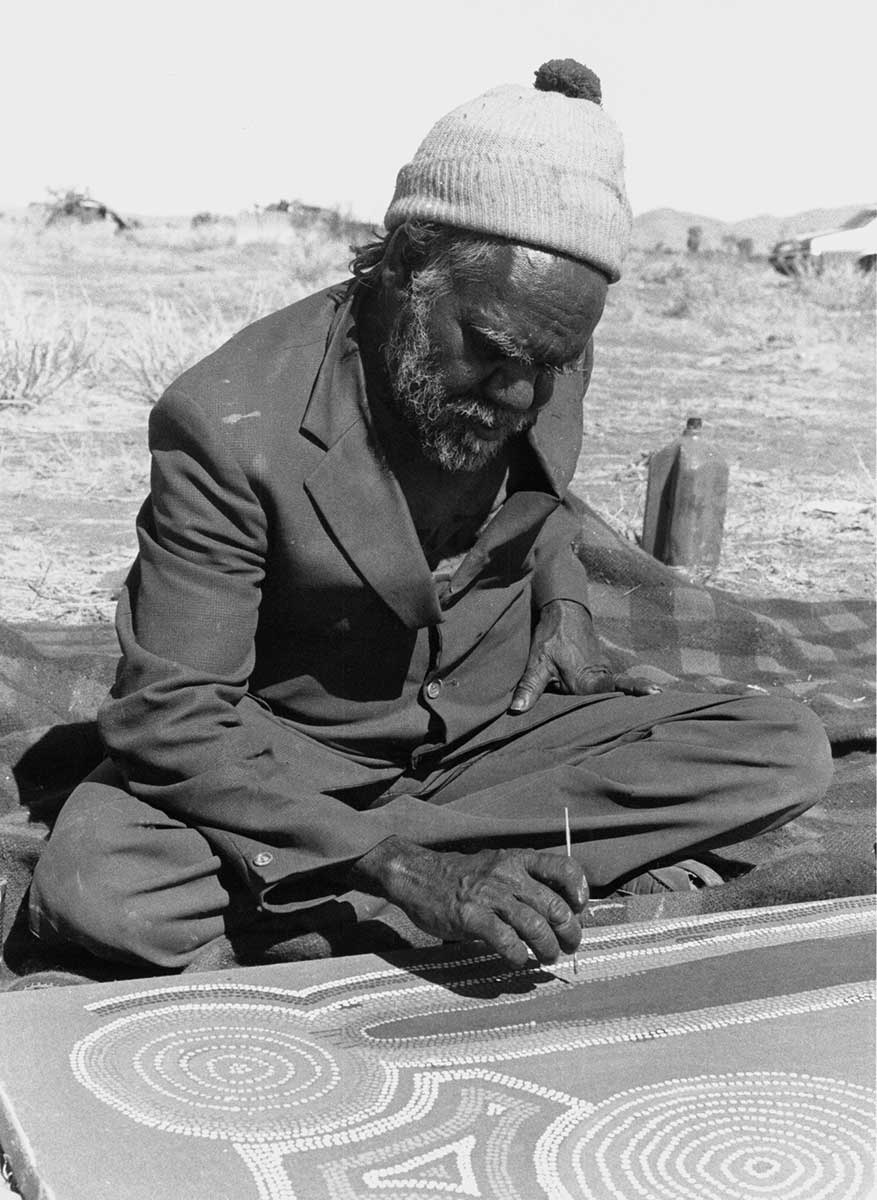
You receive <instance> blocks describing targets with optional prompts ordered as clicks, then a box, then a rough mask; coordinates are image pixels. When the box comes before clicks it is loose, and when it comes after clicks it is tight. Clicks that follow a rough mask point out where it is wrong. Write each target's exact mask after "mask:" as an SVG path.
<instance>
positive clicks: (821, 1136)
mask: <svg viewBox="0 0 877 1200" xmlns="http://www.w3.org/2000/svg"><path fill="white" fill-rule="evenodd" d="M873 1128H874V1097H873V1093H872V1092H870V1091H869V1090H868V1089H866V1088H860V1087H857V1086H855V1085H852V1084H847V1083H843V1082H840V1081H837V1080H832V1079H816V1078H812V1077H809V1076H806V1075H793V1074H787V1073H783V1072H747V1073H741V1074H734V1075H706V1076H699V1077H696V1078H692V1079H681V1080H680V1079H677V1080H670V1081H667V1082H665V1083H660V1084H655V1085H651V1086H648V1087H641V1088H636V1089H634V1090H633V1091H630V1092H623V1093H620V1094H619V1095H616V1096H613V1097H611V1098H610V1099H609V1100H607V1101H604V1103H602V1104H601V1105H599V1106H598V1107H597V1109H596V1110H595V1111H594V1112H593V1113H592V1114H591V1115H590V1116H589V1117H588V1118H587V1119H586V1120H585V1121H583V1122H581V1123H580V1124H579V1125H578V1126H577V1127H576V1128H574V1129H571V1130H570V1131H569V1133H568V1135H567V1137H566V1139H565V1143H566V1144H565V1145H564V1146H561V1147H560V1157H561V1159H562V1158H563V1157H564V1156H565V1154H569V1155H570V1157H571V1160H572V1164H571V1165H572V1169H573V1171H574V1174H575V1177H576V1179H577V1182H578V1184H579V1186H580V1188H581V1194H582V1196H583V1197H589V1198H594V1200H596V1198H597V1197H601V1198H602V1197H605V1196H612V1197H613V1200H643V1198H645V1200H670V1198H671V1197H672V1200H678V1198H679V1197H680V1196H691V1197H695V1196H696V1197H697V1198H698V1200H861V1197H863V1196H865V1195H869V1194H871V1193H870V1192H869V1183H870V1182H872V1181H873V1133H872V1131H873Z"/></svg>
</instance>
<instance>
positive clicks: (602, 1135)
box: [0, 898, 874, 1200]
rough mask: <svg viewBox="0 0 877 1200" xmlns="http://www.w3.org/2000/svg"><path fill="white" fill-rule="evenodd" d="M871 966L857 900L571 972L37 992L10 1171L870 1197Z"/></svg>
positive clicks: (320, 1198)
mask: <svg viewBox="0 0 877 1200" xmlns="http://www.w3.org/2000/svg"><path fill="white" fill-rule="evenodd" d="M873 950H874V918H873V906H872V903H871V901H870V900H869V899H867V898H863V899H851V898H847V899H844V900H829V901H821V902H818V903H815V904H800V905H790V906H784V907H783V908H779V909H776V908H769V909H756V910H750V911H749V912H747V913H745V914H741V913H721V914H715V915H713V916H709V917H698V918H695V919H693V920H681V921H680V920H674V921H660V922H656V923H655V924H651V925H639V926H629V925H628V926H619V927H618V928H614V929H613V928H609V929H601V930H587V931H586V932H585V936H584V942H583V945H582V949H581V952H580V953H579V955H578V960H577V968H578V969H577V970H574V968H573V964H572V962H571V961H570V960H569V958H565V959H563V960H562V961H561V962H559V963H557V964H556V965H555V966H554V967H553V968H550V969H548V968H546V969H543V968H540V967H538V966H536V965H535V964H534V965H532V966H530V967H529V968H524V969H523V970H513V969H511V968H509V967H508V966H506V965H504V964H503V963H502V962H501V961H500V960H499V959H498V958H496V957H495V956H493V955H489V954H485V953H483V952H479V951H478V950H477V949H475V948H461V947H453V948H450V947H446V948H441V949H439V950H426V951H420V952H418V953H414V954H408V955H404V956H399V957H396V956H391V957H390V960H389V961H388V960H387V958H385V957H378V956H375V955H362V956H353V957H350V958H346V959H335V960H333V961H329V962H321V963H311V962H306V963H305V962H301V963H286V964H282V965H277V966H260V967H253V968H249V969H244V970H239V971H234V972H231V973H230V974H225V973H221V972H220V973H214V974H207V975H184V976H181V977H179V978H171V979H168V978H162V979H148V980H141V981H139V982H137V983H104V984H98V985H90V986H84V987H67V988H56V989H44V990H38V991H22V992H19V993H17V994H12V995H7V996H3V997H2V1000H0V1005H2V1006H3V1008H4V1014H3V1018H4V1019H3V1021H2V1024H0V1144H2V1149H3V1151H4V1152H5V1154H6V1156H7V1161H8V1163H9V1166H10V1168H11V1172H12V1176H13V1178H14V1179H15V1181H16V1183H17V1185H18V1186H19V1188H20V1190H21V1192H22V1194H23V1195H24V1196H25V1197H27V1198H31V1197H33V1198H35V1197H37V1196H59V1197H64V1198H65V1200H116V1198H117V1197H118V1196H122V1195H124V1196H125V1197H127V1198H128V1200H153V1197H155V1196H174V1197H181V1198H183V1197H184V1198H185V1200H208V1198H210V1200H212V1198H213V1197H216V1196H235V1197H237V1198H238V1200H251V1198H252V1200H257V1197H261V1198H262V1200H295V1197H297V1196H298V1197H305V1196H306V1197H308V1198H309V1200H366V1198H367V1197H373V1198H374V1200H380V1197H387V1196H395V1197H398V1198H399V1200H404V1198H406V1197H407V1198H408V1200H413V1198H415V1197H420V1196H424V1195H435V1194H439V1195H442V1196H446V1195H456V1196H485V1197H487V1196H489V1197H492V1198H493V1200H536V1198H537V1197H555V1198H556V1197H568V1198H571V1197H573V1196H591V1197H601V1196H614V1197H619V1198H625V1197H626V1198H628V1200H633V1198H634V1197H642V1196H649V1197H670V1196H674V1197H678V1196H699V1197H703V1198H708V1197H709V1198H714V1200H718V1198H719V1197H729V1196H733V1197H735V1198H736V1200H764V1198H765V1197H768V1196H772V1197H781V1196H785V1197H790V1196H795V1197H797V1198H798V1200H818V1198H819V1197H839V1196H847V1197H851V1198H852V1197H859V1196H862V1197H864V1196H866V1195H871V1194H872V1192H871V1186H872V1184H873V1181H874V1176H873V1142H874V1139H873V1121H874V1109H873V1105H874V1093H873V1082H874V1080H873V1034H874V1022H873V997H874V984H873V980H874V963H873ZM37 1061H38V1062H39V1070H34V1064H35V1062H37ZM119 1146H123V1147H124V1153H123V1154H119V1152H118V1149H117V1147H119ZM85 1148H87V1150H86V1149H85Z"/></svg>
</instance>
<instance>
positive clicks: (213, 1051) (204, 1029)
mask: <svg viewBox="0 0 877 1200" xmlns="http://www.w3.org/2000/svg"><path fill="white" fill-rule="evenodd" d="M71 1066H72V1069H73V1073H74V1075H75V1076H76V1078H77V1079H78V1080H79V1081H80V1083H82V1084H83V1085H84V1086H85V1087H87V1088H88V1090H89V1091H90V1092H92V1093H93V1094H94V1095H95V1096H97V1097H98V1098H99V1099H100V1100H103V1101H104V1103H106V1104H109V1105H110V1106H111V1107H112V1108H114V1109H116V1110H117V1111H118V1112H121V1113H124V1114H125V1115H126V1116H128V1117H129V1118H131V1119H132V1120H134V1121H137V1122H139V1123H140V1124H142V1125H149V1126H152V1127H154V1128H160V1129H164V1130H168V1131H169V1132H173V1133H181V1134H184V1135H187V1136H189V1137H207V1138H222V1139H226V1140H230V1141H235V1142H253V1141H257V1142H258V1141H271V1140H273V1139H275V1138H277V1137H278V1136H288V1135H289V1134H290V1133H293V1132H294V1131H295V1130H296V1129H302V1128H305V1127H306V1128H311V1127H313V1125H314V1122H315V1120H318V1117H319V1113H320V1111H321V1110H322V1109H323V1107H324V1104H329V1105H333V1104H334V1105H335V1106H336V1109H337V1106H338V1105H339V1104H340V1105H341V1107H342V1108H343V1106H344V1099H343V1095H342V1096H341V1098H340V1100H339V1095H338V1088H339V1084H340V1082H341V1079H342V1076H344V1077H345V1088H344V1094H346V1093H348V1091H349V1090H350V1089H352V1088H355V1086H356V1082H357V1079H358V1076H359V1073H360V1068H359V1064H358V1062H357V1061H356V1060H353V1059H352V1058H351V1056H350V1055H349V1054H348V1053H346V1052H345V1051H343V1050H339V1051H337V1052H336V1051H335V1050H333V1051H332V1052H331V1053H330V1052H329V1051H328V1050H327V1049H326V1048H325V1047H323V1046H319V1045H317V1044H316V1043H315V1042H312V1041H310V1040H309V1039H308V1038H307V1037H304V1036H302V1034H301V1032H300V1024H297V1023H296V1021H295V1018H294V1016H293V1015H292V1014H291V1013H290V1011H289V1009H287V1008H286V1007H284V1006H283V1005H278V1004H261V1003H245V1004H244V1003H239V1002H234V1001H220V1002H215V1003H202V1002H196V1003H190V1004H188V1003H179V1004H172V1005H167V1006H164V1007H160V1008H152V1009H147V1010H142V1011H140V1012H135V1013H130V1014H128V1015H125V1016H123V1017H120V1018H118V1019H117V1020H115V1021H112V1022H111V1023H109V1024H108V1025H104V1026H102V1027H101V1028H100V1029H97V1030H95V1031H94V1032H93V1033H90V1034H89V1035H88V1036H86V1037H84V1038H83V1039H82V1040H81V1041H79V1042H78V1043H77V1044H76V1046H75V1047H74V1048H73V1051H72V1052H71ZM348 1085H349V1086H348Z"/></svg>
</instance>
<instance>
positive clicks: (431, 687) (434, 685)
mask: <svg viewBox="0 0 877 1200" xmlns="http://www.w3.org/2000/svg"><path fill="white" fill-rule="evenodd" d="M426 694H427V696H428V697H429V698H430V700H437V699H438V697H439V696H440V695H441V694H442V681H441V680H440V679H430V681H429V683H428V684H427V685H426Z"/></svg>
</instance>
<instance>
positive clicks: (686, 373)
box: [0, 245, 875, 623]
mask: <svg viewBox="0 0 877 1200" xmlns="http://www.w3.org/2000/svg"><path fill="white" fill-rule="evenodd" d="M249 249H250V254H249V257H247V255H245V254H244V251H245V250H247V247H243V248H241V249H239V250H238V251H234V250H229V249H227V248H222V249H221V250H217V251H216V252H215V253H213V254H211V253H210V251H209V248H208V250H206V251H205V250H203V249H202V250H201V251H200V252H198V253H197V254H196V253H195V252H193V251H191V250H189V251H182V250H181V251H179V252H175V253H173V254H171V253H170V252H168V253H166V254H165V253H163V255H162V257H161V259H160V261H159V260H158V259H157V258H156V255H155V252H154V251H153V250H150V254H152V257H151V258H150V257H149V255H148V254H147V255H146V259H147V261H146V262H144V263H140V264H139V265H138V263H137V262H136V261H134V259H133V258H125V257H120V256H119V255H118V254H117V255H116V257H113V254H112V253H110V252H109V251H108V250H107V249H106V248H105V247H104V246H100V247H99V250H100V254H97V253H96V254H95V256H94V258H93V259H89V258H88V254H87V246H86V249H85V250H83V249H82V247H81V245H77V247H76V251H77V252H76V254H75V255H72V257H71V256H70V255H68V256H67V258H66V259H65V258H64V256H60V257H59V255H58V254H57V253H55V254H54V257H53V256H52V255H48V257H47V254H46V251H45V249H44V248H41V251H40V252H41V253H42V254H43V258H42V259H37V258H34V259H28V258H27V255H26V254H24V253H20V254H19V263H18V271H19V279H18V284H19V286H20V287H21V288H23V289H24V291H25V293H26V294H33V295H35V296H37V297H43V296H44V295H45V293H46V291H47V289H48V288H49V287H50V286H52V287H54V289H55V293H56V295H57V294H58V290H59V288H60V290H61V294H62V298H63V299H64V303H65V304H66V306H67V308H66V310H65V311H69V312H70V313H72V314H74V315H75V312H76V296H77V292H76V288H77V287H80V288H82V289H86V290H85V292H84V294H85V295H86V299H87V304H88V308H89V312H90V313H91V314H92V320H93V321H94V320H95V319H96V320H97V323H98V324H99V325H101V324H102V331H103V336H104V339H105V341H104V348H105V347H106V340H107V339H109V340H110V342H111V344H112V347H113V352H114V355H115V358H113V357H112V356H107V355H106V354H105V355H104V363H103V365H102V367H101V369H100V370H94V371H92V372H91V374H90V376H89V375H86V374H84V375H83V378H82V379H79V378H77V379H76V380H74V381H73V382H72V383H71V384H70V385H69V386H68V387H66V388H64V389H63V390H61V391H60V392H59V393H58V394H56V395H54V396H52V397H51V398H49V399H46V400H45V401H44V402H42V403H38V404H35V405H34V406H33V407H30V408H28V407H24V406H11V407H7V408H5V409H3V408H2V407H0V616H2V617H4V618H6V619H9V620H13V621H34V620H47V621H60V622H68V623H76V622H82V621H95V620H97V621H110V620H111V619H112V613H113V607H114V604H113V596H114V594H115V586H116V585H117V582H118V576H119V573H120V572H121V571H124V569H125V568H126V566H127V565H128V564H129V562H130V561H131V559H132V557H133V555H134V553H135V550H136V546H135V541H134V533H133V530H134V518H135V515H136V512H137V509H138V507H139V505H140V503H141V501H142V499H143V496H144V495H145V493H146V491H147V488H148V456H147V452H146V423H147V419H148V415H149V409H150V404H149V403H148V401H147V400H146V399H143V398H139V397H136V396H132V395H131V394H130V388H128V387H122V386H121V378H122V377H121V376H119V380H120V385H119V386H118V387H116V386H114V382H115V380H114V369H115V368H114V366H113V363H114V362H115V363H116V364H118V363H120V362H126V361H127V360H126V354H127V355H128V356H129V357H130V356H131V355H132V354H133V353H134V352H135V351H137V352H140V353H142V352H143V345H142V344H140V343H137V342H136V339H138V338H142V337H143V330H144V328H146V326H145V324H144V323H145V322H146V321H147V319H149V320H151V321H152V323H153V324H152V327H151V329H152V332H151V333H150V336H151V337H152V338H153V341H154V339H155V328H156V327H157V328H158V329H159V330H162V329H163V328H164V327H165V326H166V325H167V321H165V326H163V325H162V324H161V319H162V312H161V311H159V312H158V314H157V315H156V310H155V308H154V297H155V295H156V294H157V293H156V291H155V289H156V287H159V288H160V289H163V291H160V293H158V294H160V297H164V298H165V300H166V298H167V297H171V298H172V299H173V297H177V298H179V297H180V296H184V297H191V296H192V295H193V294H195V293H194V292H193V289H195V288H197V287H201V288H202V289H205V288H206V289H209V292H205V293H204V294H209V295H210V297H211V303H215V302H216V297H222V296H223V295H225V294H234V289H235V287H238V288H242V287H243V280H244V278H246V279H247V280H248V281H249V284H250V286H251V287H252V282H253V272H254V271H255V272H256V277H257V278H258V277H259V276H258V272H259V271H260V270H261V271H262V273H263V274H265V273H270V272H273V274H271V280H272V286H273V288H274V291H273V292H272V295H271V299H272V300H276V302H282V300H283V299H285V298H289V299H293V298H295V297H296V296H297V295H298V294H301V291H302V290H307V289H306V288H302V287H301V286H297V287H293V286H292V285H290V286H289V287H288V288H286V295H284V294H283V289H282V288H279V287H278V286H277V285H276V281H277V263H276V262H275V261H274V260H273V259H271V258H270V254H271V249H270V248H268V249H267V250H264V254H263V255H262V257H261V258H258V259H254V257H253V253H252V248H249ZM263 249H264V248H263ZM133 253H134V252H132V254H133ZM144 253H146V252H145V251H144ZM277 253H279V252H277ZM266 256H268V257H266ZM336 257H343V256H336ZM65 264H66V265H65ZM319 266H320V270H322V271H323V276H324V278H319V277H318V273H317V274H316V275H315V279H314V282H315V284H318V283H322V282H324V281H325V280H328V279H332V278H335V277H337V274H338V272H337V271H336V270H334V269H333V266H332V264H330V265H329V266H328V267H326V266H325V264H323V263H320V264H319ZM138 270H140V271H141V272H142V274H143V277H144V280H145V283H144V281H143V280H139V279H138V274H137V271H138ZM65 271H66V275H65V274H64V272H65ZM245 272H246V273H247V274H246V275H245V274H244V273H245ZM141 284H142V285H143V286H145V287H147V288H150V289H152V291H150V292H149V295H150V297H152V300H151V301H150V302H151V303H153V308H152V310H151V313H150V314H149V315H148V316H147V315H144V312H145V303H146V302H145V301H144V300H143V299H142V295H144V294H145V293H141V292H140V291H138V287H139V286H141ZM818 286H819V287H822V294H820V293H819V291H818V288H815V289H814V292H813V293H811V294H808V293H806V292H805V291H802V289H801V288H800V287H797V286H796V285H794V284H793V283H790V282H789V281H787V280H783V279H781V278H780V277H779V276H777V275H776V274H775V273H774V272H772V271H771V269H770V268H769V267H768V266H767V264H765V263H762V262H755V263H745V264H744V263H740V264H736V263H734V262H733V260H732V261H731V262H730V263H729V262H728V260H727V259H718V258H716V259H711V260H707V259H704V258H703V257H702V256H699V258H698V261H692V258H691V256H684V255H682V256H680V255H674V256H667V255H664V256H657V255H653V256H651V257H649V256H646V255H639V256H635V257H634V259H633V261H632V264H631V267H630V270H629V271H628V275H627V277H626V278H625V280H624V281H623V282H622V284H620V285H618V286H617V287H616V288H614V289H612V291H611V293H610V300H609V303H608V306H607V311H606V315H605V317H604V319H603V322H602V324H601V326H600V327H599V329H598V331H597V338H596V367H595V372H594V377H593V381H592V386H591V389H590V392H589V394H588V396H587V398H586V402H585V440H584V446H583V449H582V454H581V458H580V461H579V466H578V470H577V473H576V476H575V482H574V487H575V489H576V490H577V491H578V492H579V494H580V495H581V496H582V497H583V498H585V499H586V500H588V501H589V502H590V503H592V504H593V505H594V506H595V507H596V508H598V509H599V510H600V511H601V512H603V513H604V514H605V515H606V516H608V518H609V519H610V520H611V521H612V522H613V523H614V524H615V526H616V527H617V528H618V529H619V530H620V531H621V532H622V533H623V534H624V535H625V536H626V537H629V538H630V539H632V540H635V539H636V538H637V536H638V535H639V532H640V530H641V525H642V510H643V504H644V496H645V480H646V461H647V456H648V454H649V453H650V452H651V451H652V450H654V449H657V448H658V447H660V446H661V445H663V444H665V443H666V442H668V441H670V440H671V439H672V438H673V437H675V436H676V435H677V434H678V433H679V432H680V431H681V429H682V427H683V426H684V424H685V419H686V417H687V416H689V415H698V416H701V417H702V418H703V420H704V422H705V427H706V431H707V432H708V433H710V434H711V435H712V436H713V437H714V438H715V440H716V442H717V444H718V445H719V447H720V448H721V450H722V451H723V452H724V454H725V455H726V457H727V458H728V460H729V462H730V466H731V482H730V490H729V500H728V511H727V517H726V525H725V539H724V546H723V554H722V560H721V564H720V567H719V569H718V571H717V572H716V574H715V576H714V578H713V580H712V582H714V583H715V584H717V585H719V586H721V587H726V588H729V589H731V590H734V591H737V592H741V593H743V594H749V595H756V594H757V595H768V594H774V595H777V594H781V595H785V596H792V597H798V598H801V599H824V598H833V597H850V596H870V595H873V593H874V583H875V570H874V517H875V506H874V488H873V478H874V457H875V454H874V451H875V446H874V390H875V381H874V324H873V296H872V295H870V296H869V293H868V292H867V291H863V290H862V288H861V286H860V284H859V283H858V282H856V283H855V287H856V288H857V289H858V290H857V291H856V293H855V296H854V298H853V299H852V300H851V299H850V297H849V296H848V295H847V294H846V293H844V292H843V291H842V290H841V288H842V287H849V280H848V279H842V280H841V281H840V283H839V284H838V291H837V294H834V293H832V292H831V291H830V290H829V288H828V285H825V284H824V281H821V282H819V284H818ZM65 289H66V291H65ZM113 296H116V297H117V303H116V305H115V306H114V303H113ZM814 296H815V299H814ZM862 297H864V300H863V299H862ZM266 299H267V297H266ZM82 303H85V302H82ZM168 303H170V301H168ZM179 303H182V302H181V301H179ZM138 306H139V309H138ZM272 306H276V303H275V304H273V305H271V306H269V307H272ZM256 307H257V308H258V298H257V304H256ZM163 311H164V313H165V316H166V317H168V315H170V316H175V314H176V311H177V310H173V309H170V308H168V309H165V310H163ZM95 314H96V318H95ZM123 318H124V319H123ZM71 319H72V318H71ZM138 320H139V321H140V322H141V324H140V325H139V326H138V325H137V324H136V321H138ZM156 321H157V322H158V324H157V326H156ZM228 328H229V330H230V329H231V328H233V325H230V326H229V327H228ZM126 338H127V339H129V341H130V342H131V345H130V347H127V346H126V342H125V339H126ZM219 340H222V338H221V336H220V332H219V330H218V329H217V333H216V341H217V342H218V341H219ZM193 344H194V343H193ZM202 344H205V343H204V337H203V331H202ZM206 344H207V345H209V344H210V343H209V340H208V341H207V342H206ZM147 349H148V350H149V351H150V352H151V353H152V354H153V357H156V356H157V354H158V352H157V351H156V350H155V346H154V345H152V344H151V343H150V344H149V345H148V346H147ZM162 365H163V364H162V362H159V363H158V364H157V366H156V368H155V370H156V375H157V377H160V372H161V368H162ZM171 374H173V372H171ZM168 381H169V380H168ZM158 390H160V386H159V385H157V386H156V391H158Z"/></svg>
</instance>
